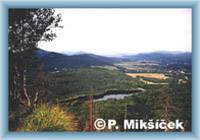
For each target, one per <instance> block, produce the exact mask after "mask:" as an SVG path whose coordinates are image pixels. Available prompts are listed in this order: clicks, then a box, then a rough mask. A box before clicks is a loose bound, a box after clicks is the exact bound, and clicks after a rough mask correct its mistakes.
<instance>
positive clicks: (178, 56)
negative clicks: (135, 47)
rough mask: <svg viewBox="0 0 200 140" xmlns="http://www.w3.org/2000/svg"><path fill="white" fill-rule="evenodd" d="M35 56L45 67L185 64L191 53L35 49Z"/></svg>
mask: <svg viewBox="0 0 200 140" xmlns="http://www.w3.org/2000/svg"><path fill="white" fill-rule="evenodd" d="M35 54H36V56H37V57H38V58H39V59H40V60H41V62H42V63H43V64H44V65H45V67H46V69H48V70H53V69H55V68H56V69H63V68H80V67H91V66H105V65H110V66H113V64H114V63H116V62H126V61H156V62H158V63H161V64H184V65H185V64H186V65H191V61H192V53H190V52H166V51H161V52H151V53H140V54H136V55H124V56H122V57H105V56H100V55H95V54H90V53H80V54H75V55H65V54H61V53H55V52H48V51H45V50H41V49H37V50H36V51H35Z"/></svg>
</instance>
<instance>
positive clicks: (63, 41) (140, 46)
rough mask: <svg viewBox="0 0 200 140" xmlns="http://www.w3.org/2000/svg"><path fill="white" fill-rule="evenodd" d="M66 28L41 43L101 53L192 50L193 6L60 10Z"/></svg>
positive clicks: (45, 46) (53, 47) (57, 48)
mask: <svg viewBox="0 0 200 140" xmlns="http://www.w3.org/2000/svg"><path fill="white" fill-rule="evenodd" d="M56 12H57V13H61V15H62V20H63V21H62V22H61V25H63V26H64V28H63V29H56V30H54V31H55V32H56V34H57V38H56V39H55V40H54V41H52V42H40V43H39V44H38V45H39V47H40V48H42V49H45V50H48V51H54V52H71V53H74V52H80V51H81V52H87V53H94V54H98V55H110V56H115V55H121V54H137V53H141V52H153V51H190V52H191V49H192V45H191V44H192V43H191V38H192V33H191V32H192V31H191V28H192V25H191V24H192V21H191V16H192V11H191V9H84V8H83V9H73V8H72V9H56Z"/></svg>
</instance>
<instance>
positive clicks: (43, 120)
mask: <svg viewBox="0 0 200 140" xmlns="http://www.w3.org/2000/svg"><path fill="white" fill-rule="evenodd" d="M77 128H78V122H77V121H76V119H75V116H74V115H73V114H71V113H69V112H67V111H63V110H62V109H61V108H60V107H59V106H49V105H40V106H39V107H36V108H35V109H34V110H33V112H32V113H31V114H30V115H29V116H28V117H26V118H25V119H24V123H23V124H22V127H21V128H19V129H18V131H75V130H77Z"/></svg>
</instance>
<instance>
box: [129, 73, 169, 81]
mask: <svg viewBox="0 0 200 140" xmlns="http://www.w3.org/2000/svg"><path fill="white" fill-rule="evenodd" d="M126 74H127V75H128V76H131V77H134V78H136V77H138V76H139V77H146V78H155V79H160V80H165V79H167V78H169V77H167V76H165V75H164V74H162V73H126Z"/></svg>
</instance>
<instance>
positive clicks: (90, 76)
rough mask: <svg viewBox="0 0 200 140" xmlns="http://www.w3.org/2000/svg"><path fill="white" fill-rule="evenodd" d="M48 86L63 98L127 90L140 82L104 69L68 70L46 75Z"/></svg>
mask: <svg viewBox="0 0 200 140" xmlns="http://www.w3.org/2000/svg"><path fill="white" fill-rule="evenodd" d="M48 81H49V86H48V87H47V88H48V89H51V91H53V92H54V93H57V95H56V96H57V97H58V95H60V96H62V99H63V96H65V97H70V96H77V95H85V94H86V95H87V94H91V93H92V92H93V93H92V94H95V93H98V92H104V91H105V90H109V89H118V90H120V89H121V90H123V89H125V90H128V89H132V88H136V87H138V84H140V83H141V82H140V81H139V80H138V79H136V78H131V77H129V76H127V75H126V74H124V73H122V72H117V71H113V70H107V69H104V68H80V69H69V70H66V71H63V72H59V73H54V74H52V73H51V74H49V75H48Z"/></svg>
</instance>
